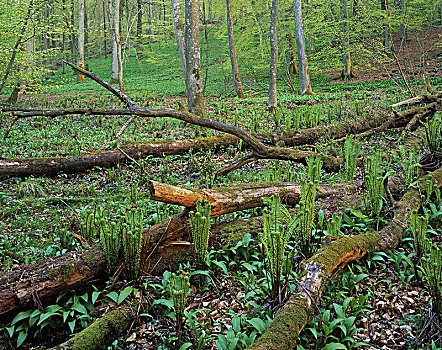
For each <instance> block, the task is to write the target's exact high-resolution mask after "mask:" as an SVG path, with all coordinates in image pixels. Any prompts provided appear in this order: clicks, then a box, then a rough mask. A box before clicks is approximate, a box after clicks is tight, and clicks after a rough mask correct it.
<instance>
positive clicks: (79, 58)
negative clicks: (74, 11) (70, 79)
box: [77, 0, 85, 82]
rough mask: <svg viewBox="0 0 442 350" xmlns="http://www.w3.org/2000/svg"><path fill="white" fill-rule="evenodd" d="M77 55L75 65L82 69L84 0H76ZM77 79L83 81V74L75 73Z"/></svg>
mask: <svg viewBox="0 0 442 350" xmlns="http://www.w3.org/2000/svg"><path fill="white" fill-rule="evenodd" d="M77 53H78V55H77V65H78V66H79V67H81V68H83V69H84V0H79V1H78V52H77ZM77 81H78V82H83V81H85V78H84V75H83V74H78V75H77Z"/></svg>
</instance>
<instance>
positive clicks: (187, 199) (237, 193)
mask: <svg viewBox="0 0 442 350" xmlns="http://www.w3.org/2000/svg"><path fill="white" fill-rule="evenodd" d="M361 187H362V181H350V182H346V183H340V184H329V185H319V187H318V190H317V197H318V198H325V197H331V196H334V195H337V194H339V195H340V196H346V195H348V194H350V193H355V192H356V191H357V190H358V189H359V188H361ZM149 191H150V195H151V199H153V200H156V201H160V202H164V203H169V204H176V205H181V206H184V207H186V208H189V209H192V208H194V206H195V205H196V202H197V200H204V199H205V200H208V201H209V202H210V205H211V209H212V212H211V213H212V217H217V216H220V215H224V214H228V213H233V212H235V211H240V210H245V209H250V208H256V207H262V206H263V202H262V198H263V197H270V196H272V195H273V194H276V193H277V194H279V196H280V197H281V200H282V202H283V203H286V204H289V205H296V204H298V202H299V199H300V197H301V185H300V184H296V183H284V182H259V183H249V184H241V185H237V186H232V187H225V188H214V189H194V188H187V187H183V186H172V185H168V184H164V183H160V182H157V181H150V182H149Z"/></svg>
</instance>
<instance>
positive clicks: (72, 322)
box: [68, 320, 77, 333]
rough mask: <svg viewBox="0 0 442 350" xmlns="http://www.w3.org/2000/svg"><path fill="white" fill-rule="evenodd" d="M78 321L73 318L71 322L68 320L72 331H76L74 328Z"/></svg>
mask: <svg viewBox="0 0 442 350" xmlns="http://www.w3.org/2000/svg"><path fill="white" fill-rule="evenodd" d="M76 322H77V320H73V321H71V322H68V325H69V329H70V330H71V333H74V329H75V323H76Z"/></svg>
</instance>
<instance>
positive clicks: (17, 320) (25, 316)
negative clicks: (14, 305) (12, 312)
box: [11, 310, 33, 326]
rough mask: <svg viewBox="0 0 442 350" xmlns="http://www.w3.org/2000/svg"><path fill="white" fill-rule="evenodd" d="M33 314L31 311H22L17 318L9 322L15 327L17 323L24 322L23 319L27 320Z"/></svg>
mask: <svg viewBox="0 0 442 350" xmlns="http://www.w3.org/2000/svg"><path fill="white" fill-rule="evenodd" d="M32 313H33V311H32V310H29V311H22V312H20V313H19V314H18V315H17V316H15V317H14V319H13V320H12V322H11V326H13V325H15V324H16V323H17V322H20V321H21V320H24V319H25V318H28V317H29V316H31V314H32Z"/></svg>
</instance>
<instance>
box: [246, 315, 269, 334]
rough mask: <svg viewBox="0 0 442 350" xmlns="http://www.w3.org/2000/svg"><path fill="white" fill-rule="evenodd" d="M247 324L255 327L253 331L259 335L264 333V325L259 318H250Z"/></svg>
mask: <svg viewBox="0 0 442 350" xmlns="http://www.w3.org/2000/svg"><path fill="white" fill-rule="evenodd" d="M249 323H250V324H251V325H252V326H253V327H255V329H256V330H257V331H258V332H260V333H264V331H265V330H266V329H267V327H266V325H265V323H264V321H263V320H261V319H260V318H257V317H255V318H252V319H251V320H249Z"/></svg>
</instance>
